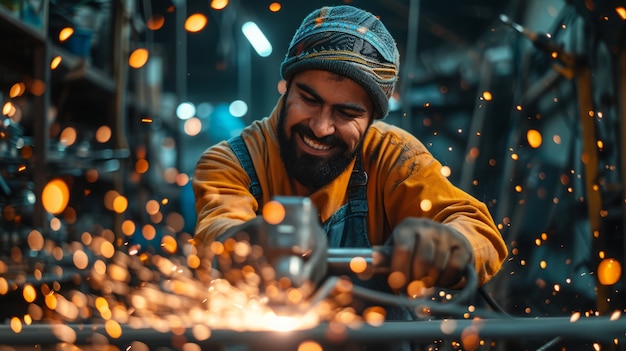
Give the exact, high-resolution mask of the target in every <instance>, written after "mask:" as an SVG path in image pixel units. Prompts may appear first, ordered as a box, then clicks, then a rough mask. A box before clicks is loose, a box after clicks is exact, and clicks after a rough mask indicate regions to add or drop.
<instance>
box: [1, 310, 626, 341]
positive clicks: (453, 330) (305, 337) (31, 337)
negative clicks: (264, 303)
mask: <svg viewBox="0 0 626 351" xmlns="http://www.w3.org/2000/svg"><path fill="white" fill-rule="evenodd" d="M121 327H122V328H121V330H122V332H121V335H119V336H117V335H116V336H115V337H112V336H108V333H107V331H106V329H105V327H104V326H103V325H89V324H66V325H60V324H41V325H29V326H24V327H23V328H22V330H21V331H20V332H14V331H13V330H12V329H11V327H10V326H9V325H2V326H0V340H1V341H0V345H11V346H18V345H51V344H56V343H70V344H74V345H78V346H80V345H87V344H89V345H91V344H93V343H94V336H98V338H99V340H102V339H103V338H104V339H106V340H108V342H109V343H110V344H113V345H120V346H127V345H129V344H130V343H132V342H134V341H137V342H142V343H145V344H147V345H148V346H150V347H151V349H152V347H156V346H162V345H171V344H172V343H173V342H174V341H175V340H176V338H180V337H183V338H184V339H185V340H186V342H191V343H196V344H198V345H199V346H201V347H210V346H215V345H248V346H251V347H255V346H256V347H259V346H267V345H268V344H271V345H273V346H277V347H285V348H288V349H295V348H294V347H293V346H294V345H296V346H297V345H298V344H300V343H302V342H304V341H317V342H319V343H322V344H327V345H342V344H344V345H345V344H350V343H363V344H365V343H371V342H390V343H396V342H400V341H426V342H427V341H433V340H460V339H461V338H462V337H463V335H467V333H474V334H475V335H476V336H478V337H479V338H481V339H492V340H493V339H496V340H528V339H535V338H536V339H545V338H553V337H555V336H558V337H561V338H562V339H563V340H581V341H593V342H623V341H624V340H625V339H626V336H625V333H624V331H625V330H626V319H625V318H620V319H617V320H611V319H610V318H608V317H591V318H584V319H580V320H577V321H573V320H571V319H570V318H568V317H544V318H503V319H497V318H494V319H480V320H468V319H444V320H437V321H417V322H386V323H383V324H382V325H380V326H373V325H369V324H362V325H359V326H356V327H355V326H348V325H345V326H343V327H341V328H338V326H337V324H336V323H334V324H333V323H322V324H319V325H318V326H316V327H314V328H311V329H307V330H296V331H290V332H284V331H236V330H211V331H210V335H207V337H206V338H204V337H203V338H202V339H201V340H199V339H198V338H197V337H196V336H195V335H199V334H194V329H193V327H190V328H186V329H185V330H181V331H180V332H172V331H168V332H159V331H156V330H154V329H152V328H134V327H131V326H129V325H121ZM277 342H278V343H277Z"/></svg>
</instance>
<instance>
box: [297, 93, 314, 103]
mask: <svg viewBox="0 0 626 351" xmlns="http://www.w3.org/2000/svg"><path fill="white" fill-rule="evenodd" d="M300 96H301V97H302V100H304V101H306V102H309V103H317V99H316V98H314V97H313V96H311V95H308V94H300Z"/></svg>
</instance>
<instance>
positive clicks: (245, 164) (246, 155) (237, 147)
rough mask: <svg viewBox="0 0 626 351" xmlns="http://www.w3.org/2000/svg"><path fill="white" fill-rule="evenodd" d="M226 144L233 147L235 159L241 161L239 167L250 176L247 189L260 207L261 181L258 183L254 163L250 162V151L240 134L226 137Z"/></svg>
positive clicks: (261, 198)
mask: <svg viewBox="0 0 626 351" xmlns="http://www.w3.org/2000/svg"><path fill="white" fill-rule="evenodd" d="M228 145H230V148H231V149H233V152H234V153H235V155H236V156H237V159H239V163H241V167H242V168H243V170H244V171H246V173H247V174H248V177H249V178H250V186H249V187H248V189H249V190H250V193H251V194H252V196H254V198H255V199H256V201H257V203H258V204H259V208H260V207H261V200H263V190H262V189H261V183H259V178H258V177H257V175H256V171H255V170H254V164H253V163H252V158H250V152H248V148H247V147H246V143H245V142H244V141H243V138H242V137H241V135H238V136H234V137H232V138H230V139H228Z"/></svg>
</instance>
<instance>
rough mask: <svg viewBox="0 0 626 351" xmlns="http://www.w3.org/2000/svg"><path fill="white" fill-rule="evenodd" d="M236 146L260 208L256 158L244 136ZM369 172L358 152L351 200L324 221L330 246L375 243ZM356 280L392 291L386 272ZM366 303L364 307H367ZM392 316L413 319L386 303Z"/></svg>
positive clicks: (232, 142)
mask: <svg viewBox="0 0 626 351" xmlns="http://www.w3.org/2000/svg"><path fill="white" fill-rule="evenodd" d="M228 143H229V145H230V147H231V148H232V150H233V151H234V152H235V155H237V158H238V159H239V162H240V163H241V166H242V167H243V169H244V170H245V171H246V173H247V174H248V176H249V177H250V187H249V189H250V192H251V193H252V195H253V196H254V197H255V198H256V199H257V202H258V203H259V208H261V203H262V202H261V201H262V199H263V194H262V190H261V186H260V183H259V180H258V178H257V175H256V171H255V170H254V166H253V164H252V159H251V158H250V154H249V153H248V149H247V148H246V145H245V143H244V141H243V139H242V138H241V137H240V136H236V137H233V138H231V139H229V140H228ZM366 186H367V173H366V172H365V171H364V170H363V160H362V156H361V153H357V159H356V164H355V165H354V169H353V171H352V176H351V177H350V182H349V184H348V203H347V204H345V205H343V206H342V207H341V208H339V210H337V212H335V213H334V214H333V215H332V216H331V217H330V218H329V219H328V220H327V221H326V222H324V223H322V228H323V230H324V232H326V235H327V237H328V247H332V248H341V247H349V248H368V247H371V245H370V242H369V239H368V237H367V224H366V219H367V210H368V206H367V192H366ZM351 278H352V281H353V283H354V284H357V285H359V286H362V287H365V288H369V289H374V290H377V291H381V292H389V293H391V290H390V289H389V286H388V284H387V282H386V281H385V278H384V277H382V276H374V277H372V278H371V279H369V280H366V281H364V280H360V279H358V277H356V276H353V277H351ZM368 305H369V304H367V303H366V304H365V305H364V306H363V307H367V306H368ZM386 310H387V319H388V320H407V319H410V317H409V314H408V311H407V310H406V309H404V308H398V307H396V306H393V307H391V306H386Z"/></svg>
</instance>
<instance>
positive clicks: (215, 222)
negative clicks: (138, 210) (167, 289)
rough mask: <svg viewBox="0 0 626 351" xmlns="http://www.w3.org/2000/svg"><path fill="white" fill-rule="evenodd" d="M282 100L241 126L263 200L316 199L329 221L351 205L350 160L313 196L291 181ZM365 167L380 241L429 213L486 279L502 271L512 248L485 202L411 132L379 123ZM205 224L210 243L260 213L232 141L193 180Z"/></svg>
mask: <svg viewBox="0 0 626 351" xmlns="http://www.w3.org/2000/svg"><path fill="white" fill-rule="evenodd" d="M280 106H281V103H280V101H279V103H278V105H277V107H276V108H275V109H274V111H273V112H272V114H271V116H270V117H267V118H264V119H262V120H259V121H256V122H254V123H253V124H251V125H250V126H248V127H247V128H245V129H244V130H243V131H242V136H243V138H244V140H245V143H246V146H247V148H248V151H249V153H250V157H251V159H252V160H253V163H254V168H255V170H256V174H257V177H258V179H259V182H260V185H261V188H262V190H263V200H262V202H263V203H266V202H268V201H269V200H271V198H272V197H274V196H278V195H282V196H304V197H309V198H310V199H311V201H312V202H313V204H314V205H315V206H316V208H317V209H318V211H319V216H320V220H321V221H322V222H324V221H326V220H327V219H328V218H329V217H330V216H331V215H332V214H333V213H335V212H336V211H337V210H338V209H339V208H340V207H341V206H342V205H343V204H345V203H346V202H347V185H348V181H349V179H350V175H351V173H352V167H353V165H354V161H353V164H352V165H350V166H349V167H348V168H347V169H346V170H345V171H344V172H343V173H342V174H341V175H340V176H339V177H337V179H335V180H334V181H332V182H331V183H329V184H327V185H326V186H324V187H323V188H322V189H319V190H318V191H316V192H314V193H311V192H310V191H309V190H308V189H307V188H305V187H304V186H302V185H301V184H299V183H298V182H297V181H296V180H294V179H292V178H290V177H289V176H288V175H287V173H286V170H285V167H284V166H283V163H282V160H281V158H280V151H279V145H278V135H277V131H276V128H277V124H278V116H279V109H280ZM362 152H363V163H364V164H363V166H364V168H365V171H366V172H367V174H368V176H369V180H368V184H367V200H368V207H369V213H368V216H367V226H368V236H369V240H370V243H371V244H372V245H381V244H383V243H384V242H385V240H386V239H387V238H388V237H389V236H390V235H391V233H392V229H393V228H394V227H395V226H396V225H397V224H398V223H400V221H402V220H403V219H404V218H406V217H427V218H430V219H433V220H435V221H437V222H441V223H444V224H447V225H450V226H452V227H454V228H455V229H457V230H458V231H459V232H461V233H462V234H463V235H465V236H466V237H467V239H468V240H469V242H470V243H471V245H472V247H473V249H474V253H475V258H476V259H475V263H476V271H477V273H478V276H479V281H480V283H481V284H482V283H485V282H486V281H488V280H489V279H490V278H491V277H492V276H493V275H494V274H495V273H496V272H497V271H498V270H499V268H500V266H501V265H502V262H503V261H504V259H505V258H506V256H507V254H508V251H507V248H506V246H505V243H504V241H503V239H502V236H501V235H500V233H499V231H498V229H497V228H496V226H495V224H494V223H493V219H492V217H491V215H490V213H489V211H488V209H487V207H486V206H485V204H483V203H482V202H480V201H478V200H477V199H476V198H474V197H472V196H471V195H469V194H468V193H466V192H464V191H462V190H461V189H459V188H458V187H456V186H454V185H453V184H451V183H450V181H449V180H448V179H447V178H446V177H445V176H444V175H443V174H442V173H441V168H442V166H441V164H440V163H439V162H438V161H437V160H436V159H435V158H434V157H433V156H432V154H431V153H430V152H429V151H428V150H427V149H426V147H425V146H424V145H423V144H422V143H421V142H420V141H419V140H417V139H416V138H415V137H414V136H413V135H411V134H410V133H408V132H406V131H404V130H402V129H400V128H398V127H396V126H393V125H390V124H388V123H385V122H382V121H375V122H374V123H373V124H372V125H371V127H370V128H369V130H368V131H367V134H366V135H365V139H364V141H363V149H362ZM192 182H193V183H192V184H193V189H194V194H195V198H196V212H197V214H198V221H197V225H196V232H195V237H196V239H197V240H198V241H199V242H203V243H208V242H210V241H212V240H213V239H215V237H216V236H218V235H220V234H221V233H223V232H224V231H226V230H227V229H228V228H230V227H232V226H234V225H237V224H240V223H242V222H244V221H246V220H249V219H251V218H254V217H255V216H256V212H257V210H258V208H259V206H262V204H259V203H257V201H256V200H255V198H254V197H253V196H252V194H251V193H250V192H249V190H248V186H249V185H250V179H249V177H248V175H247V174H246V172H245V171H244V169H243V168H242V167H241V165H240V163H239V160H238V159H237V157H236V156H235V154H234V152H233V151H232V150H231V148H230V146H229V145H228V143H226V142H225V141H223V142H221V143H218V144H216V145H214V146H212V147H210V148H209V149H207V150H206V151H205V152H204V153H203V154H202V156H201V157H200V159H199V161H198V163H197V165H196V169H195V173H194V176H193V180H192Z"/></svg>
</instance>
